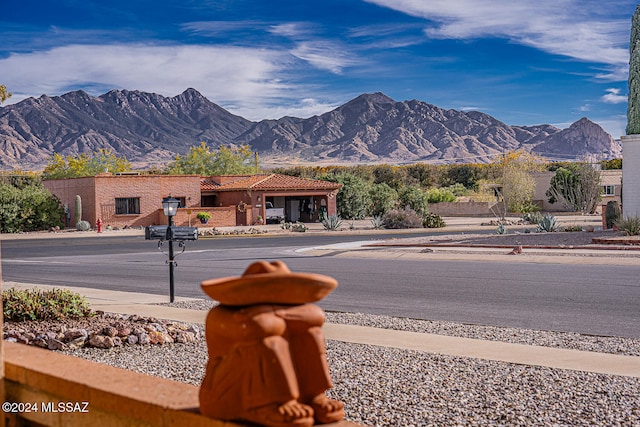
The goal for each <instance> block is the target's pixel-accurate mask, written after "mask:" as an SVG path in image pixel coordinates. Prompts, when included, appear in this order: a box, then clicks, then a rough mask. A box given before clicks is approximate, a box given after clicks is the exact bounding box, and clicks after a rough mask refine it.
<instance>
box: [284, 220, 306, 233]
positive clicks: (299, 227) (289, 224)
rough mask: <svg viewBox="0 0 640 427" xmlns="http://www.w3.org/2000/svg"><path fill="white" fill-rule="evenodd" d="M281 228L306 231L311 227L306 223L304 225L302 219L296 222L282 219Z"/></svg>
mask: <svg viewBox="0 0 640 427" xmlns="http://www.w3.org/2000/svg"><path fill="white" fill-rule="evenodd" d="M280 228H282V229H283V230H289V231H293V232H296V233H304V232H305V231H307V230H308V229H309V228H308V227H307V226H306V225H304V224H303V223H301V222H300V221H296V222H295V223H293V222H285V221H280Z"/></svg>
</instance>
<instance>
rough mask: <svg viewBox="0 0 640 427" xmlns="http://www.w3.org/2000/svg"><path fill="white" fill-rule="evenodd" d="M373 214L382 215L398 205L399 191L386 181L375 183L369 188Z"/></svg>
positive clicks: (371, 212) (371, 213)
mask: <svg viewBox="0 0 640 427" xmlns="http://www.w3.org/2000/svg"><path fill="white" fill-rule="evenodd" d="M369 196H370V197H371V209H370V212H369V214H370V215H372V216H382V215H384V214H385V212H388V211H390V210H391V209H394V208H395V207H396V206H397V205H398V192H397V191H396V190H394V189H393V188H391V187H389V185H388V184H386V183H384V182H383V183H381V184H373V185H372V186H371V188H370V190H369Z"/></svg>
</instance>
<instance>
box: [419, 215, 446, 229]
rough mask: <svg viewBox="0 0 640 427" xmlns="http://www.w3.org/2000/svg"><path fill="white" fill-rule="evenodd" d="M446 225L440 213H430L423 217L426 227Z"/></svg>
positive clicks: (423, 223)
mask: <svg viewBox="0 0 640 427" xmlns="http://www.w3.org/2000/svg"><path fill="white" fill-rule="evenodd" d="M446 225H447V224H445V222H444V220H443V219H442V217H441V216H440V215H438V214H434V213H428V214H426V215H425V216H424V217H423V218H422V226H423V227H424V228H442V227H445V226H446Z"/></svg>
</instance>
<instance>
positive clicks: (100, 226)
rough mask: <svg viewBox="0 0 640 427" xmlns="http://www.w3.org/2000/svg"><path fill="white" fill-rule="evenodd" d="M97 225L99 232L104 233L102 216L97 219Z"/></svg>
mask: <svg viewBox="0 0 640 427" xmlns="http://www.w3.org/2000/svg"><path fill="white" fill-rule="evenodd" d="M96 227H98V233H102V220H101V219H100V218H98V220H97V221H96Z"/></svg>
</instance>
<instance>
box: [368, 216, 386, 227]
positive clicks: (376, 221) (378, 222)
mask: <svg viewBox="0 0 640 427" xmlns="http://www.w3.org/2000/svg"><path fill="white" fill-rule="evenodd" d="M371 225H372V226H373V228H374V229H376V230H380V229H383V228H384V222H383V221H382V215H375V216H374V217H373V218H371Z"/></svg>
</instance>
